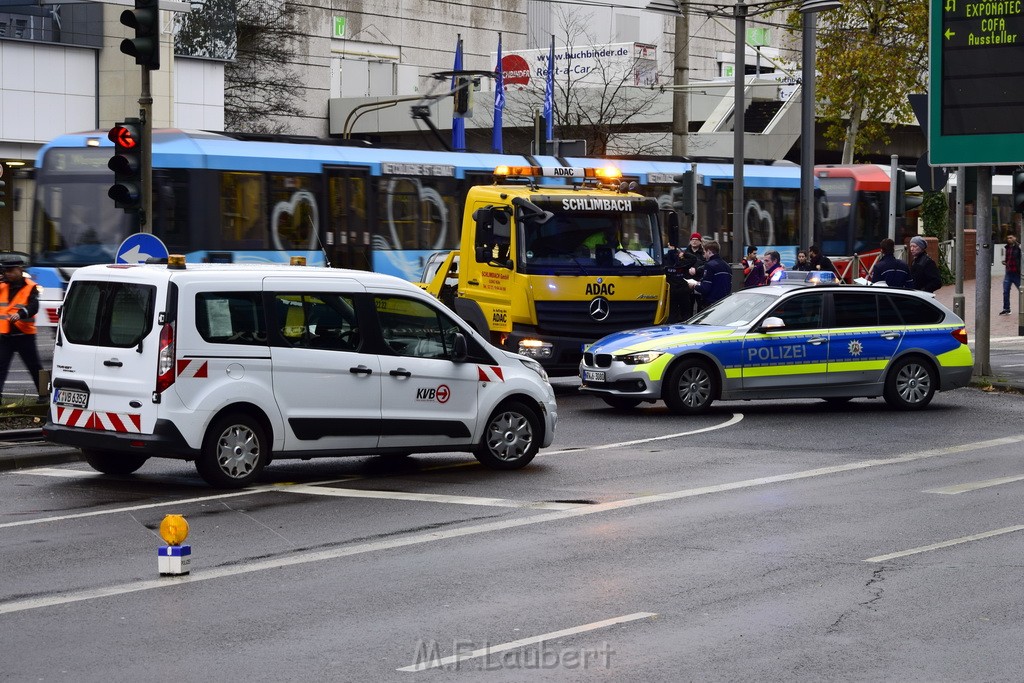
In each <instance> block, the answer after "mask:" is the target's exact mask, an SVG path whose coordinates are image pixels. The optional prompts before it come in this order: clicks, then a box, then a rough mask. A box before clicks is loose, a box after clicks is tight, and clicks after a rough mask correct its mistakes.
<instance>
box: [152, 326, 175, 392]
mask: <svg viewBox="0 0 1024 683" xmlns="http://www.w3.org/2000/svg"><path fill="white" fill-rule="evenodd" d="M174 379H175V372H174V325H172V324H170V323H168V324H166V325H164V326H163V327H162V328H161V329H160V353H159V355H158V356H157V361H156V393H158V394H159V393H162V392H163V391H165V390H166V389H167V388H168V387H169V386H171V385H172V384H174Z"/></svg>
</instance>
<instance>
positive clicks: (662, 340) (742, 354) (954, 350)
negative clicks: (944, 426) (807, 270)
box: [580, 284, 974, 414]
mask: <svg viewBox="0 0 1024 683" xmlns="http://www.w3.org/2000/svg"><path fill="white" fill-rule="evenodd" d="M973 365H974V361H973V358H972V356H971V351H970V349H969V348H968V346H967V330H966V328H965V327H964V322H963V320H961V319H960V318H959V317H957V316H956V315H955V314H954V313H953V312H952V311H950V310H949V309H948V308H946V307H945V306H943V305H942V304H940V303H939V302H938V301H936V299H935V297H934V296H933V295H932V294H929V293H925V292H917V291H911V290H903V289H889V288H887V287H874V286H871V287H860V286H850V285H844V286H836V285H819V286H796V287H794V286H792V285H791V284H779V285H772V286H768V287H755V288H751V289H747V290H743V291H740V292H736V293H734V294H732V295H731V296H728V297H726V298H725V299H722V300H721V301H719V302H718V303H716V304H715V305H713V306H711V307H709V308H707V309H706V310H704V311H702V312H700V313H698V314H697V315H696V316H694V317H693V318H690V320H688V321H687V322H686V324H679V325H663V326H658V327H646V328H643V329H636V330H629V331H625V332H620V333H617V334H612V335H608V336H606V337H604V338H602V339H600V340H598V341H597V342H595V343H594V344H592V345H590V346H589V347H588V348H587V349H586V351H585V353H584V355H583V361H582V363H581V364H580V377H581V379H582V385H581V391H583V392H586V393H590V394H594V395H596V396H599V397H600V398H602V399H603V400H604V401H605V402H606V403H608V404H609V405H611V406H613V407H615V408H620V409H628V408H635V407H636V406H638V405H640V404H641V403H642V402H645V401H646V402H655V401H658V400H663V401H665V403H666V404H667V405H668V407H669V408H670V409H671V410H673V411H674V412H677V413H683V414H687V413H699V412H701V411H704V410H706V409H707V408H708V407H709V406H710V405H711V404H712V402H713V401H715V400H719V399H720V400H730V399H766V398H822V399H825V400H827V401H835V402H842V401H846V400H849V399H851V398H857V397H870V398H874V397H879V396H882V397H884V398H885V400H886V401H887V402H888V403H889V404H890V405H891V406H893V407H894V408H898V409H902V410H916V409H921V408H924V407H925V406H927V405H928V404H929V403H930V402H931V400H932V397H933V396H934V395H935V392H936V391H948V390H950V389H956V388H958V387H962V386H965V385H967V383H968V382H969V381H970V378H971V371H972V368H973Z"/></svg>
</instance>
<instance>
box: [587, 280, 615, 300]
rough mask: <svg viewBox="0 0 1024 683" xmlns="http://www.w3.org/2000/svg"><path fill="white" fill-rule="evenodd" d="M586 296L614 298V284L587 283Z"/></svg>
mask: <svg viewBox="0 0 1024 683" xmlns="http://www.w3.org/2000/svg"><path fill="white" fill-rule="evenodd" d="M586 295H587V296H615V283H614V282H601V281H600V280H598V281H597V282H588V283H587V291H586Z"/></svg>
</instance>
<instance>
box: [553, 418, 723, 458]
mask: <svg viewBox="0 0 1024 683" xmlns="http://www.w3.org/2000/svg"><path fill="white" fill-rule="evenodd" d="M741 420H743V413H733V416H732V417H730V418H729V419H728V420H726V421H725V422H723V423H722V424H718V425H714V426H713V427H702V428H700V429H691V430H690V431H688V432H677V433H676V434H664V435H662V436H651V437H648V438H646V439H634V440H633V441H620V442H618V443H608V444H602V445H600V446H581V447H579V448H566V449H564V450H561V451H544V452H543V453H541V455H561V454H563V453H579V452H580V451H600V450H605V449H608V448H622V447H623V446H635V445H637V444H638V443H649V442H651V441H663V440H665V439H678V438H680V437H684V436H692V435H694V434H701V433H703V432H713V431H715V430H716V429H725V428H726V427H731V426H733V425H734V424H736V423H738V422H740V421H741Z"/></svg>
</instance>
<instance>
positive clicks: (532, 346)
mask: <svg viewBox="0 0 1024 683" xmlns="http://www.w3.org/2000/svg"><path fill="white" fill-rule="evenodd" d="M553 349H554V347H552V346H551V344H550V343H549V342H543V341H541V340H539V339H523V340H522V341H520V342H519V355H520V356H526V357H527V358H551V353H552V351H553Z"/></svg>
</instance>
